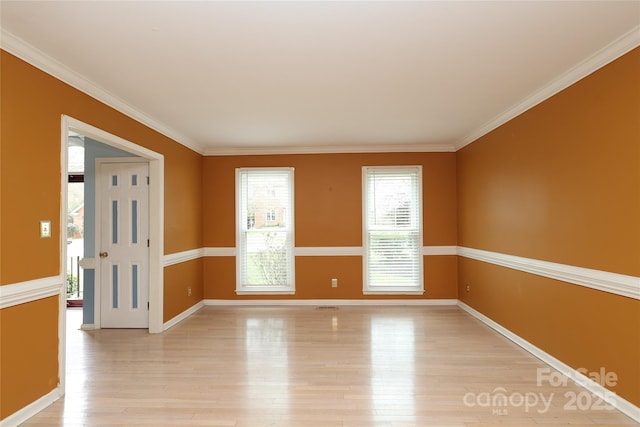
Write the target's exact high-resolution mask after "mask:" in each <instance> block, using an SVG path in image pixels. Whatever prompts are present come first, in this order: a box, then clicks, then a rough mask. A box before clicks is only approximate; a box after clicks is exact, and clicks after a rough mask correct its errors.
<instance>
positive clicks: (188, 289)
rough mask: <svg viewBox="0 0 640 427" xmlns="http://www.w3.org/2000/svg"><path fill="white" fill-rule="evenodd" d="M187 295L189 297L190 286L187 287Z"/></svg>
mask: <svg viewBox="0 0 640 427" xmlns="http://www.w3.org/2000/svg"><path fill="white" fill-rule="evenodd" d="M187 296H188V297H190V296H191V288H187Z"/></svg>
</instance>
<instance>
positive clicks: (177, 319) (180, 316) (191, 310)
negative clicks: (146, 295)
mask: <svg viewBox="0 0 640 427" xmlns="http://www.w3.org/2000/svg"><path fill="white" fill-rule="evenodd" d="M204 306H205V303H204V302H203V301H200V302H199V303H197V304H195V305H193V306H191V307H190V308H188V309H186V310H185V311H183V312H182V313H180V314H178V315H177V316H175V317H174V318H172V319H170V320H168V321H167V322H165V323H164V325H163V328H162V330H163V331H166V330H167V329H169V328H171V327H172V326H175V325H177V324H178V323H180V322H182V321H183V320H184V319H186V318H187V317H189V316H191V315H192V314H193V313H195V312H196V311H198V310H200V309H201V308H202V307H204Z"/></svg>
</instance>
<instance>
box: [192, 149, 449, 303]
mask: <svg viewBox="0 0 640 427" xmlns="http://www.w3.org/2000/svg"><path fill="white" fill-rule="evenodd" d="M379 165H422V166H423V171H422V173H423V199H424V207H423V214H424V245H425V246H431V245H455V244H456V241H457V238H456V197H455V180H456V171H455V168H456V163H455V153H385V154H307V155H277V156H276V155H274V156H219V157H205V159H204V188H203V189H204V194H203V203H204V219H205V220H204V245H205V246H206V247H234V246H235V169H236V168H238V167H266V166H291V167H294V168H295V173H294V185H295V194H294V197H295V240H296V242H295V244H296V246H297V247H327V246H328V247H332V246H362V166H379ZM204 262H205V273H204V280H205V285H204V286H205V291H204V295H205V298H208V299H241V298H242V297H239V296H236V295H235V294H234V290H235V259H234V258H233V257H208V258H205V261H204ZM295 267H296V294H295V295H294V296H293V297H292V298H296V299H305V298H309V299H312V298H313V299H315V298H340V299H342V298H348V299H356V298H363V295H362V258H361V257H359V256H346V257H317V256H314V257H297V258H296V265H295ZM456 274H457V273H456V260H455V256H429V257H425V285H426V293H425V294H424V296H423V297H421V298H456V292H457V290H456ZM334 277H337V278H338V281H339V284H338V288H336V289H334V288H331V278H334ZM246 298H251V299H255V298H256V297H255V296H248V297H246ZM266 298H273V297H266ZM277 298H282V296H278V297H277ZM372 298H374V297H372ZM413 298H415V297H413Z"/></svg>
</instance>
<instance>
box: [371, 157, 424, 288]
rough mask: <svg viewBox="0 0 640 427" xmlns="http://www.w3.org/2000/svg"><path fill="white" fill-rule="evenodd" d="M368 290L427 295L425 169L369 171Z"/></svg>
mask: <svg viewBox="0 0 640 427" xmlns="http://www.w3.org/2000/svg"><path fill="white" fill-rule="evenodd" d="M363 187H364V191H363V194H364V203H363V207H364V212H363V214H364V219H363V222H364V240H365V242H364V249H365V257H364V291H365V293H367V292H369V293H375V292H380V293H422V292H423V290H424V286H423V280H422V270H423V258H422V170H421V167H419V166H402V167H365V168H363Z"/></svg>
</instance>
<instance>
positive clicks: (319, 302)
mask: <svg viewBox="0 0 640 427" xmlns="http://www.w3.org/2000/svg"><path fill="white" fill-rule="evenodd" d="M457 303H458V300H457V299H281V300H264V299H260V300H227V299H205V300H204V305H207V306H300V307H306V306H317V307H327V306H336V307H337V306H354V305H356V306H440V305H456V304H457Z"/></svg>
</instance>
